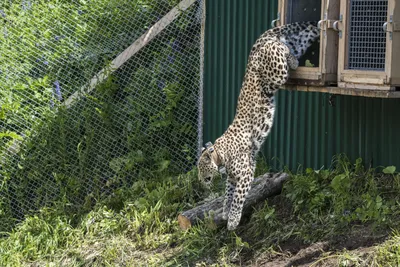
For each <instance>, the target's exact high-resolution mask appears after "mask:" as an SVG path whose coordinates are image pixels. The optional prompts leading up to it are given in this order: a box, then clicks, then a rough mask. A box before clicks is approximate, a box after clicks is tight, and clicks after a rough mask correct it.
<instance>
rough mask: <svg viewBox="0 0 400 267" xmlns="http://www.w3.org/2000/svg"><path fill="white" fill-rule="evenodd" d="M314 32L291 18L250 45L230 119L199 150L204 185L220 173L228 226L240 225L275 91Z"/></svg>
mask: <svg viewBox="0 0 400 267" xmlns="http://www.w3.org/2000/svg"><path fill="white" fill-rule="evenodd" d="M319 36H320V31H319V29H318V27H317V22H296V23H291V24H286V25H282V26H277V27H275V28H272V29H269V30H267V31H266V32H264V33H263V34H262V35H261V36H260V37H259V38H258V39H257V40H256V41H255V43H254V45H253V46H252V48H251V51H250V54H249V58H248V61H247V66H246V70H245V75H244V79H243V82H242V87H241V89H240V93H239V98H238V102H237V107H236V114H235V117H234V119H233V122H232V123H231V124H230V125H229V127H228V128H227V129H226V131H225V132H224V133H223V135H222V136H220V137H219V138H217V139H216V140H215V142H214V144H212V143H211V142H208V143H207V144H206V147H205V148H203V149H202V151H201V155H200V156H199V159H198V162H197V169H198V179H199V180H200V181H201V182H202V184H203V185H204V186H206V187H208V188H210V187H211V185H212V184H213V179H214V178H215V177H217V176H219V175H220V173H225V175H224V176H226V188H225V197H224V201H223V213H222V217H223V219H224V220H227V221H228V222H227V228H228V230H235V229H236V228H237V226H238V225H239V223H240V220H241V217H242V209H243V205H244V202H245V200H246V197H247V195H248V192H249V190H250V188H251V183H252V181H253V179H254V173H255V168H256V157H257V154H258V152H259V151H260V148H261V146H262V144H263V143H264V141H265V139H266V138H267V136H268V135H269V133H270V132H271V128H272V126H273V121H274V114H275V101H274V97H275V94H276V92H277V91H278V90H279V89H280V88H281V87H282V85H284V84H285V83H286V82H287V80H288V78H289V70H290V69H292V70H296V69H297V67H298V65H299V59H300V57H301V56H302V55H304V54H305V52H306V50H307V48H308V47H310V46H311V44H312V43H313V42H314V41H316V40H317V39H318V38H319Z"/></svg>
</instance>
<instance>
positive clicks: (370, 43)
mask: <svg viewBox="0 0 400 267" xmlns="http://www.w3.org/2000/svg"><path fill="white" fill-rule="evenodd" d="M395 4H396V1H395V0H350V1H344V0H342V2H341V21H340V23H341V26H340V41H339V76H338V79H339V81H340V82H339V86H341V87H345V88H357V89H373V90H377V89H379V90H393V89H394V88H393V85H395V84H394V83H393V82H394V81H395V80H393V78H396V76H398V74H396V73H395V72H396V70H395V68H396V66H393V64H395V61H396V60H394V59H395V58H396V57H397V55H395V53H393V52H395V51H396V49H395V48H396V47H397V49H399V43H398V41H397V39H398V36H397V34H398V33H397V32H396V33H395V31H394V27H393V25H395V24H396V23H394V22H395V18H396V17H399V16H398V15H397V14H395V12H394V11H395ZM397 9H398V8H397ZM396 12H397V13H399V12H398V11H396ZM397 61H398V60H397Z"/></svg>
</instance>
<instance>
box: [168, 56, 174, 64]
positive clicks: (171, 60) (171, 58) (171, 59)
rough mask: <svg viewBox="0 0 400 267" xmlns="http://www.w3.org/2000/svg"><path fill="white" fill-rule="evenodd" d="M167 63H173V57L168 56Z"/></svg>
mask: <svg viewBox="0 0 400 267" xmlns="http://www.w3.org/2000/svg"><path fill="white" fill-rule="evenodd" d="M168 61H169V63H174V61H175V57H174V56H170V55H168Z"/></svg>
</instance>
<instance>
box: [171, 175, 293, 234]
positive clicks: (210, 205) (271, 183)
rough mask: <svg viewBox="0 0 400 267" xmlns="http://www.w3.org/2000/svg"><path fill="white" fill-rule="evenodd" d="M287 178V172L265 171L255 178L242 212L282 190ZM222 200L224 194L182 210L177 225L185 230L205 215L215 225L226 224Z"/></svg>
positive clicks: (247, 211) (246, 211)
mask: <svg viewBox="0 0 400 267" xmlns="http://www.w3.org/2000/svg"><path fill="white" fill-rule="evenodd" d="M288 178H289V175H288V174H287V173H275V174H274V173H266V174H264V175H261V176H259V177H257V178H255V179H254V181H253V183H252V186H251V189H250V191H249V193H248V195H247V197H246V201H245V202H244V206H243V214H247V213H249V212H251V210H252V207H253V206H254V205H255V204H257V203H259V202H260V201H263V200H265V199H267V198H268V197H272V196H275V195H278V194H279V193H280V192H281V190H282V186H283V183H284V182H285V181H286V180H287V179H288ZM223 202H224V196H221V197H218V198H215V199H214V200H212V201H210V202H207V203H204V204H202V205H199V206H197V207H195V208H193V209H190V210H187V211H184V212H182V213H181V214H179V215H178V223H179V226H180V227H181V229H183V230H186V229H189V228H190V227H191V226H192V225H195V224H197V223H199V222H201V221H203V220H204V219H205V218H206V217H209V218H210V219H211V218H212V222H213V223H214V224H215V226H220V225H223V224H226V220H223V219H222V206H223Z"/></svg>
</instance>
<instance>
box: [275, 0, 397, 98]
mask: <svg viewBox="0 0 400 267" xmlns="http://www.w3.org/2000/svg"><path fill="white" fill-rule="evenodd" d="M397 2H399V1H397ZM278 3H279V4H278V19H277V20H276V24H277V25H283V24H287V23H292V22H297V21H306V20H317V19H319V27H320V29H321V37H320V42H319V44H318V45H317V46H318V48H315V47H314V49H317V50H318V51H317V54H318V58H317V61H318V64H316V65H315V66H313V67H309V66H305V64H304V57H303V59H302V60H300V66H299V68H298V69H297V70H296V71H292V72H291V78H290V79H289V81H288V84H287V86H286V88H290V89H292V90H293V89H294V90H305V91H313V92H314V91H320V92H331V93H335V94H346V95H358V96H360V95H362V96H370V97H399V96H400V94H399V91H400V2H399V3H397V4H396V0H321V1H313V0H279V1H278ZM313 12H314V13H313ZM317 13H319V17H318V15H317ZM305 57H307V55H305ZM379 92H381V93H379Z"/></svg>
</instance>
